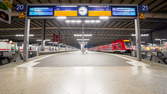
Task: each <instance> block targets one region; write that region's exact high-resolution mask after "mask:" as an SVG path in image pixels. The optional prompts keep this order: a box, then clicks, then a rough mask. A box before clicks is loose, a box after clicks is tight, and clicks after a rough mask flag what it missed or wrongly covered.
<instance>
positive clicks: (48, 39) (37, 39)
mask: <svg viewBox="0 0 167 94" xmlns="http://www.w3.org/2000/svg"><path fill="white" fill-rule="evenodd" d="M36 41H43V40H42V39H37V40H36ZM45 41H50V39H45Z"/></svg>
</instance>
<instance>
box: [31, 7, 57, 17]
mask: <svg viewBox="0 0 167 94" xmlns="http://www.w3.org/2000/svg"><path fill="white" fill-rule="evenodd" d="M53 15H54V7H49V6H47V7H45V6H41V7H40V6H39V7H38V6H34V7H33V6H31V7H29V8H28V16H53Z"/></svg>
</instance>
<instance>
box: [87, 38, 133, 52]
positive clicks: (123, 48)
mask: <svg viewBox="0 0 167 94" xmlns="http://www.w3.org/2000/svg"><path fill="white" fill-rule="evenodd" d="M89 50H93V51H102V52H117V53H129V52H131V50H132V47H131V41H130V40H116V41H113V42H112V43H111V44H107V45H101V46H97V47H94V48H90V49H89Z"/></svg>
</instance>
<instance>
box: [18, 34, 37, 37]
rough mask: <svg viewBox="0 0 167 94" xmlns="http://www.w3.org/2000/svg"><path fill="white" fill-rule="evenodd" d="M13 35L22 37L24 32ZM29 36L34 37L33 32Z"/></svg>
mask: <svg viewBox="0 0 167 94" xmlns="http://www.w3.org/2000/svg"><path fill="white" fill-rule="evenodd" d="M15 36H16V37H24V34H16V35H15ZM29 36H30V37H34V34H30V35H29Z"/></svg>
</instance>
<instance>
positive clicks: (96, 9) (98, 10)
mask: <svg viewBox="0 0 167 94" xmlns="http://www.w3.org/2000/svg"><path fill="white" fill-rule="evenodd" d="M88 16H111V7H110V6H89V12H88Z"/></svg>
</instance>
